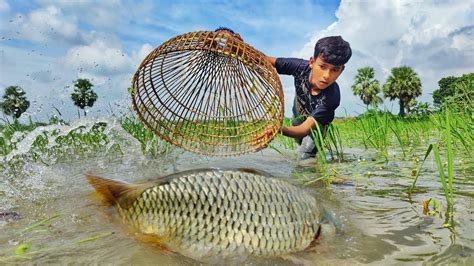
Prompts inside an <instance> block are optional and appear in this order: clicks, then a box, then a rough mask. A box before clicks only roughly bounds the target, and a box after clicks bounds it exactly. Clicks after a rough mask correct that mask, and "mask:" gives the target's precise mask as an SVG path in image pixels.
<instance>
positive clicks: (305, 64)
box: [275, 58, 341, 125]
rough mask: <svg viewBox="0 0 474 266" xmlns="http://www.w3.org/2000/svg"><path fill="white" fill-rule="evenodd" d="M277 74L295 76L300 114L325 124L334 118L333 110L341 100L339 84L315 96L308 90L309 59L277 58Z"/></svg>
mask: <svg viewBox="0 0 474 266" xmlns="http://www.w3.org/2000/svg"><path fill="white" fill-rule="evenodd" d="M275 67H276V70H277V72H278V74H284V75H292V76H293V77H294V78H295V89H296V91H295V92H296V95H295V97H296V100H295V104H296V105H299V106H297V110H300V114H306V115H310V116H312V117H313V118H314V119H315V120H316V121H318V122H319V123H320V124H322V125H327V124H329V123H331V122H332V120H333V119H334V111H335V110H336V108H337V107H338V106H339V104H340V102H341V93H340V91H339V85H337V83H336V82H334V83H333V84H331V85H330V86H329V87H327V88H326V89H324V90H321V91H320V93H319V94H318V95H316V96H313V95H311V93H310V90H309V87H310V86H309V74H310V73H311V68H310V67H309V61H308V60H304V59H298V58H277V59H276V63H275Z"/></svg>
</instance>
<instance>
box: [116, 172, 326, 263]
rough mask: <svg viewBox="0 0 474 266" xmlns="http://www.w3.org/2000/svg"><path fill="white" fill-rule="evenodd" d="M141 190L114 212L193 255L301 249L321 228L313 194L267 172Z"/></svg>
mask: <svg viewBox="0 0 474 266" xmlns="http://www.w3.org/2000/svg"><path fill="white" fill-rule="evenodd" d="M138 186H139V187H140V185H138ZM141 188H142V192H141V193H139V194H135V195H137V196H135V198H134V199H133V202H132V203H131V204H125V205H123V206H122V205H120V204H121V202H130V200H128V201H127V200H124V201H122V200H120V199H119V200H117V204H116V207H117V208H118V213H119V215H120V216H121V217H122V218H123V219H124V220H125V221H126V222H127V223H129V224H130V225H131V226H133V227H135V228H136V229H137V230H138V231H141V232H145V233H147V234H151V235H154V236H156V237H157V238H158V239H166V243H163V244H164V245H166V246H167V247H169V248H170V249H172V250H175V251H178V252H181V253H183V254H185V255H187V256H190V257H193V258H196V259H199V258H202V257H207V256H223V257H227V256H233V255H235V254H247V255H258V256H274V255H284V254H288V253H292V252H296V251H302V250H304V249H306V248H308V246H310V244H311V243H312V242H313V240H314V238H315V236H316V233H317V230H318V228H319V226H320V224H319V219H320V210H319V207H318V204H317V202H316V199H314V197H312V196H311V195H310V194H308V193H307V192H306V191H305V190H302V189H300V188H298V187H296V186H294V185H291V184H289V183H287V182H284V181H282V180H278V179H275V178H272V177H270V176H268V174H265V173H258V172H251V171H247V170H206V169H204V170H197V171H194V172H189V171H188V172H183V173H177V174H173V175H172V176H170V177H169V178H166V177H165V178H163V179H160V180H158V181H157V182H156V183H149V184H147V185H144V186H142V187H141ZM125 196H127V194H125V195H124V196H123V197H125ZM196 252H197V253H196Z"/></svg>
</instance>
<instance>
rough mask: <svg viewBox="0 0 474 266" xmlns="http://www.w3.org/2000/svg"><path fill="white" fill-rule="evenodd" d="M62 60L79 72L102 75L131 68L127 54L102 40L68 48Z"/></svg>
mask: <svg viewBox="0 0 474 266" xmlns="http://www.w3.org/2000/svg"><path fill="white" fill-rule="evenodd" d="M64 60H65V64H66V65H67V66H69V67H71V68H73V69H76V70H78V71H80V72H86V73H91V74H98V75H104V76H105V75H113V74H119V73H124V72H129V71H131V70H132V69H133V66H132V60H131V58H130V56H129V55H127V54H126V53H125V52H123V51H122V49H121V48H118V47H110V46H109V44H108V43H106V42H105V41H103V40H95V41H94V42H93V43H91V44H88V45H81V46H75V47H72V48H70V49H69V50H68V51H67V53H66V56H65V58H64Z"/></svg>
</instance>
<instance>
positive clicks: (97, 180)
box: [86, 174, 135, 205]
mask: <svg viewBox="0 0 474 266" xmlns="http://www.w3.org/2000/svg"><path fill="white" fill-rule="evenodd" d="M86 178H87V180H88V181H89V183H90V184H91V185H92V186H93V187H94V188H95V190H96V192H97V193H98V194H99V195H100V196H101V197H102V198H103V199H104V201H105V202H106V203H108V204H110V205H115V204H117V203H120V201H122V200H123V196H124V195H126V194H129V193H130V192H131V191H134V190H135V186H133V185H132V184H129V183H125V182H121V181H116V180H112V179H107V178H103V177H100V176H95V175H90V174H86Z"/></svg>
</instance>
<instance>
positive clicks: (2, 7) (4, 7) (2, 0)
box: [0, 0, 10, 13]
mask: <svg viewBox="0 0 474 266" xmlns="http://www.w3.org/2000/svg"><path fill="white" fill-rule="evenodd" d="M8 11H10V5H9V4H8V3H7V1H6V0H0V12H2V13H4V12H8Z"/></svg>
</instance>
